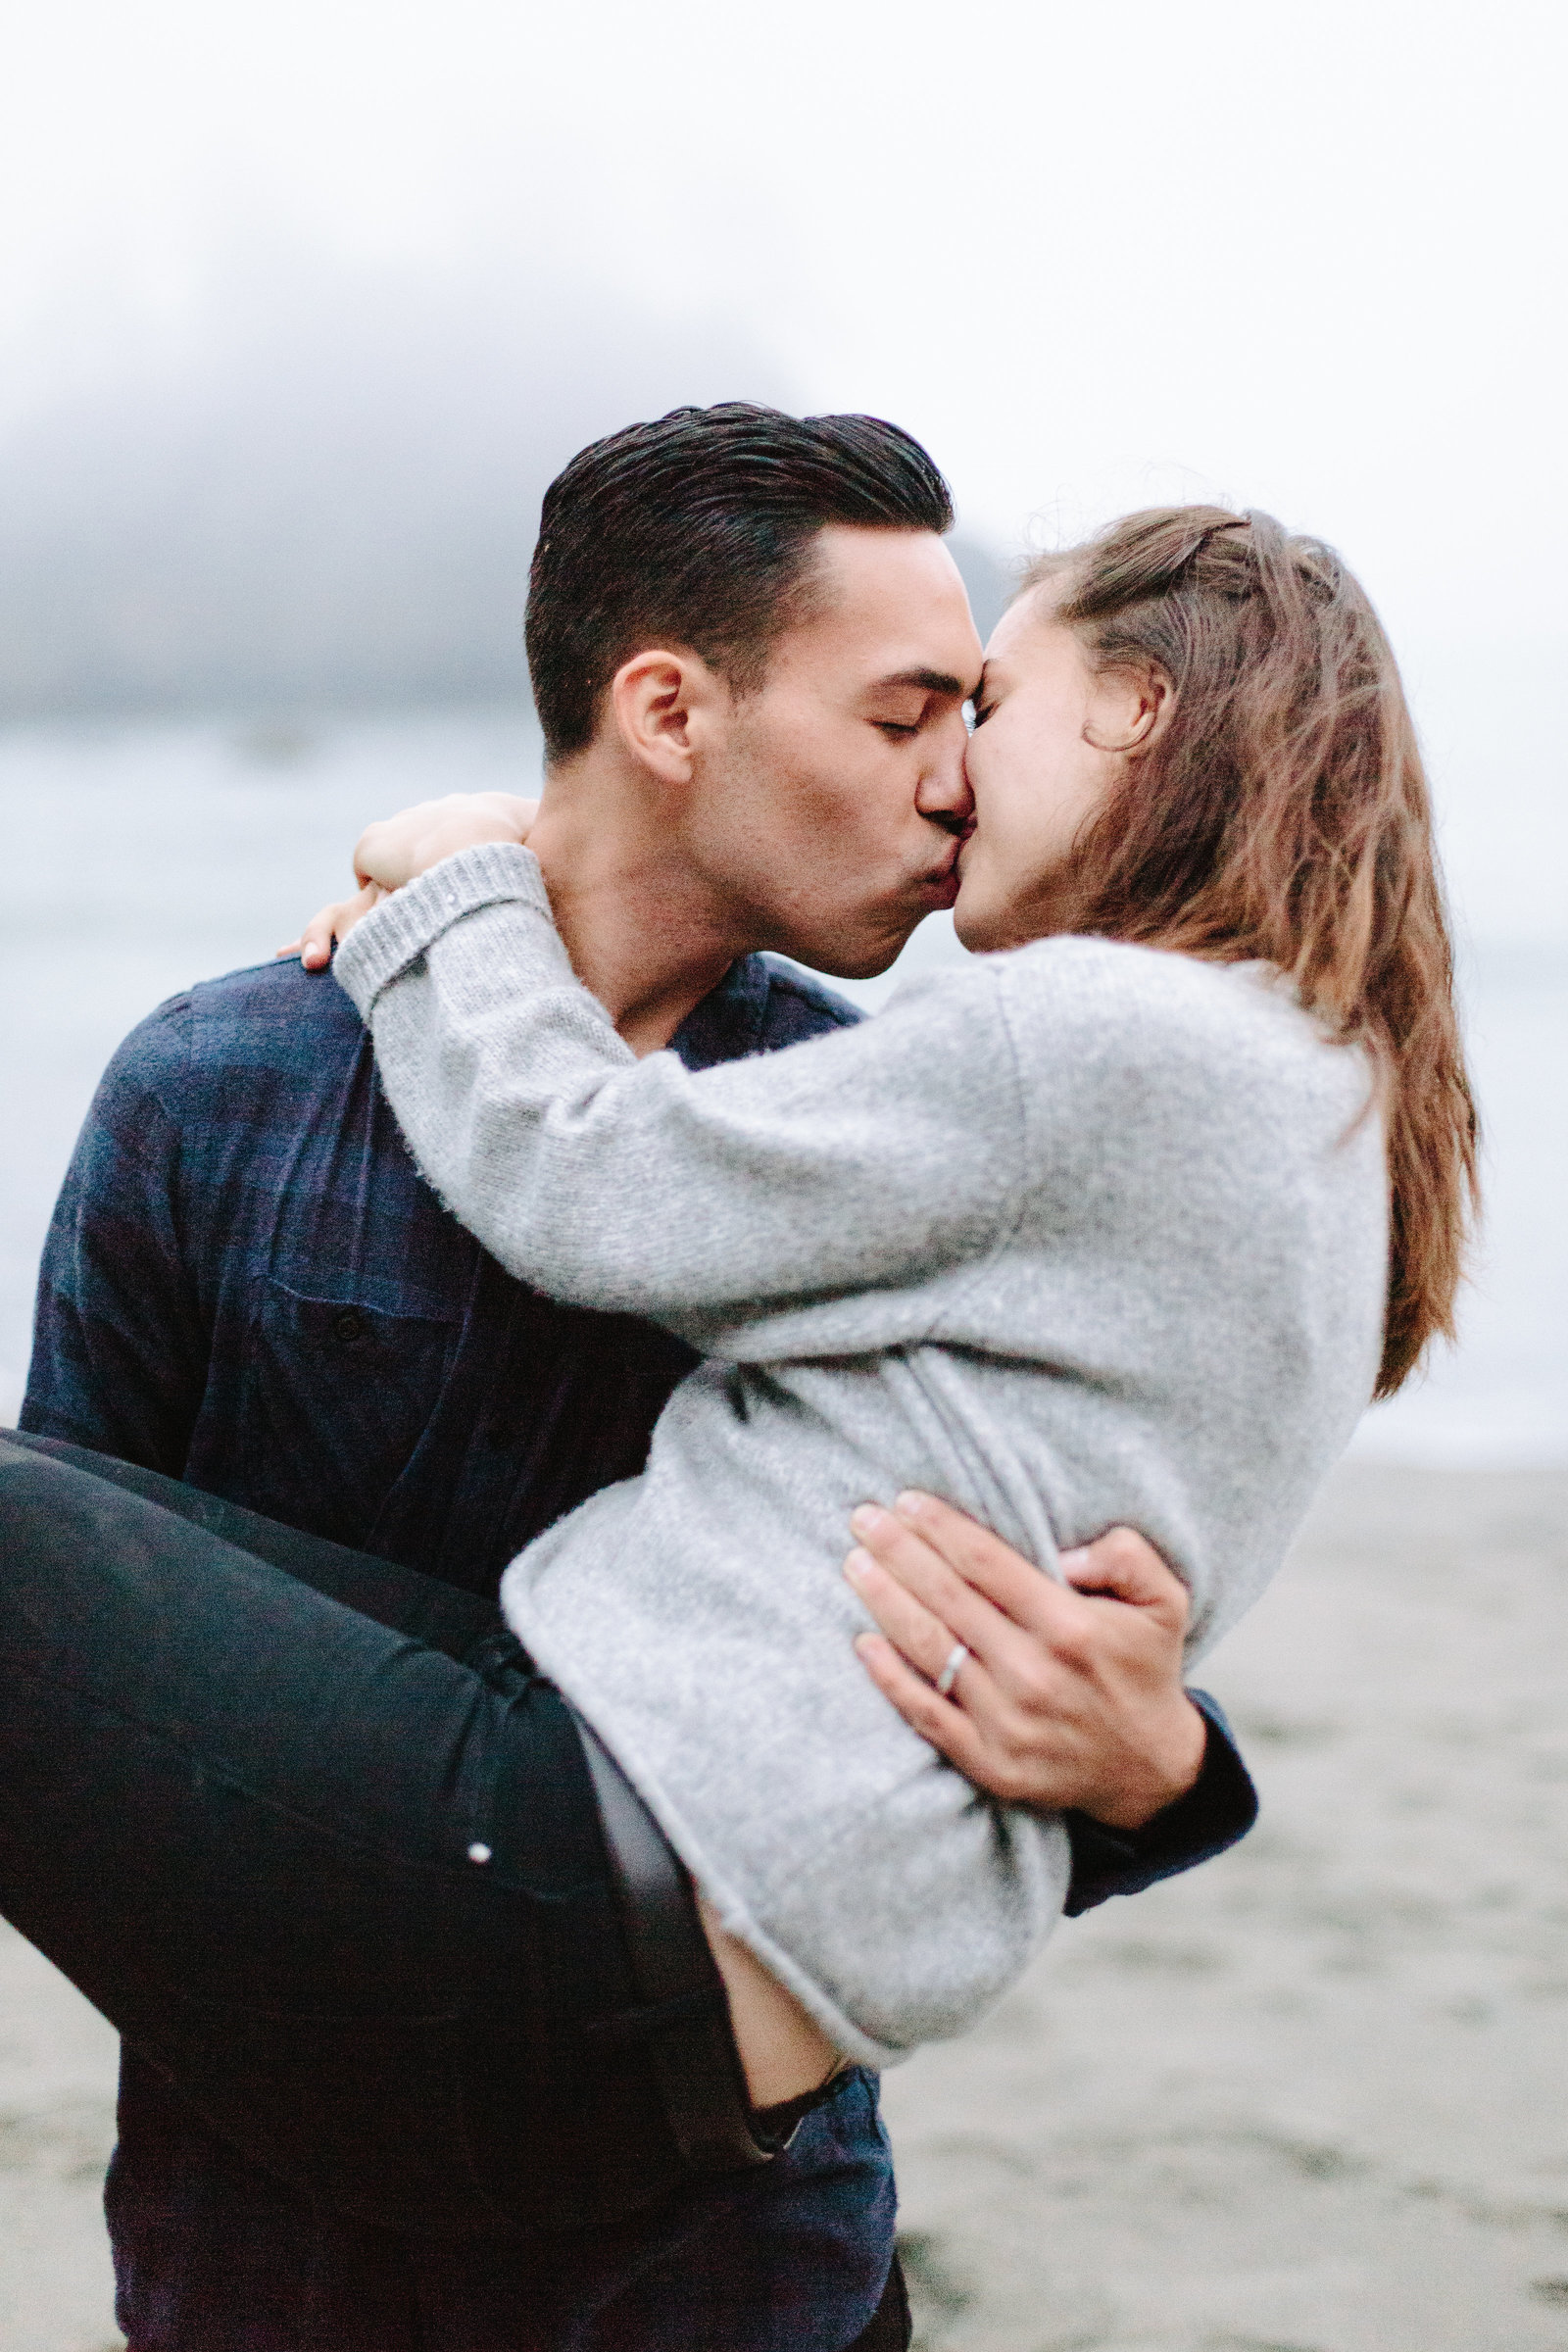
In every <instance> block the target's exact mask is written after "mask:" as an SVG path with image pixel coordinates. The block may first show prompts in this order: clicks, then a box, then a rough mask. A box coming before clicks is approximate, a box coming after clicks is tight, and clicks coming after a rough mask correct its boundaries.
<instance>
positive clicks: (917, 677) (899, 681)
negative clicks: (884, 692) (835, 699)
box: [872, 669, 970, 697]
mask: <svg viewBox="0 0 1568 2352" xmlns="http://www.w3.org/2000/svg"><path fill="white" fill-rule="evenodd" d="M876 684H877V686H879V687H880V686H916V687H918V688H919V690H920V692H921V693H922V694H961V695H963V696H965V697H967V695H968V694H969V691H970V689H969V688H968V687H967V686H966V685H965V684H964V682H963V680H962V679H961V678H956V677H955V676H954V674H953V672H952V671H951V670H949V669H896V670H894V671H893V672H892V674H891V676H889V677H885V678H878V680H877V682H876ZM875 691H876V688H875V687H873V688H872V692H873V693H874V692H875Z"/></svg>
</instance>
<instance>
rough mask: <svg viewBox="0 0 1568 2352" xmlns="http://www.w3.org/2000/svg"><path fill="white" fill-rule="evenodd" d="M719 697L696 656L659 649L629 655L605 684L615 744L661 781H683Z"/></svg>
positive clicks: (717, 683)
mask: <svg viewBox="0 0 1568 2352" xmlns="http://www.w3.org/2000/svg"><path fill="white" fill-rule="evenodd" d="M722 698H723V686H722V683H721V681H720V680H719V679H718V678H717V677H716V676H715V675H714V673H713V671H712V670H711V669H710V668H709V666H708V663H707V662H705V661H703V660H702V658H701V656H700V655H697V654H692V653H674V652H671V651H670V650H669V649H667V648H665V647H655V648H651V649H650V650H649V651H647V652H646V653H639V654H633V656H632V658H631V660H630V661H629V662H622V663H621V665H620V667H619V669H617V670H616V672H615V674H614V676H613V679H612V680H611V682H610V708H611V711H612V713H613V717H614V722H615V725H616V726H617V728H618V729H619V731H620V739H621V742H622V743H623V744H624V745H625V747H626V750H627V751H628V752H629V753H630V754H631V757H632V758H633V759H634V760H636V761H637V763H638V765H639V766H640V767H643V768H646V769H647V770H649V771H650V772H651V773H652V774H653V775H654V777H656V778H657V780H658V781H659V782H660V783H661V784H667V785H676V786H679V785H683V784H689V783H690V782H691V778H692V762H693V759H694V758H695V756H696V753H697V750H698V748H699V746H700V744H701V741H702V738H703V736H704V735H705V733H706V732H707V730H708V726H709V723H710V721H711V717H712V715H713V711H714V706H715V704H716V703H717V702H718V701H719V700H720V699H722Z"/></svg>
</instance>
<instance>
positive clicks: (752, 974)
mask: <svg viewBox="0 0 1568 2352" xmlns="http://www.w3.org/2000/svg"><path fill="white" fill-rule="evenodd" d="M771 986H772V982H771V978H770V976H769V973H768V969H767V965H766V964H765V963H764V962H763V960H762V958H761V956H741V957H740V959H739V961H738V962H736V963H732V964H731V965H730V967H729V970H728V971H727V972H726V973H725V974H724V977H723V979H722V980H721V981H720V982H719V984H718V986H717V987H716V988H713V989H710V991H709V993H708V995H707V996H706V997H704V999H703V1001H702V1003H701V1004H700V1005H693V1007H692V1009H691V1011H690V1012H689V1013H688V1014H687V1015H686V1018H685V1019H684V1020H683V1021H682V1023H681V1025H680V1027H679V1028H678V1029H677V1030H676V1032H675V1034H674V1036H673V1037H672V1038H671V1039H670V1041H669V1043H670V1048H671V1051H672V1052H674V1053H676V1054H679V1055H680V1057H681V1059H682V1061H683V1062H684V1063H685V1064H686V1067H687V1068H688V1069H689V1070H708V1069H711V1068H712V1067H713V1064H714V1063H715V1062H720V1061H739V1060H740V1059H741V1057H742V1056H743V1055H744V1054H756V1053H758V1052H759V1051H760V1048H761V1043H762V1028H763V1023H764V1022H765V1020H766V1018H767V999H768V991H769V989H770V988H771Z"/></svg>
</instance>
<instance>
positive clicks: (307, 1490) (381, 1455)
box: [241, 1279, 460, 1545]
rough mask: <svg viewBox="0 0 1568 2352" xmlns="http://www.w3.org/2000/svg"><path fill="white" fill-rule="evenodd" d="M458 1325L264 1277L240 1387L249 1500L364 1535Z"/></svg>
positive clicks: (450, 1352)
mask: <svg viewBox="0 0 1568 2352" xmlns="http://www.w3.org/2000/svg"><path fill="white" fill-rule="evenodd" d="M459 1329H460V1326H459V1324H458V1323H457V1321H456V1320H450V1321H449V1320H446V1319H443V1318H441V1317H438V1316H433V1315H408V1314H389V1313H387V1312H386V1310H385V1309H384V1308H381V1307H376V1306H368V1305H367V1304H366V1303H365V1302H364V1301H363V1300H361V1299H352V1298H350V1299H343V1298H337V1299H319V1298H311V1297H309V1296H308V1295H306V1294H305V1293H303V1292H300V1291H296V1290H292V1289H290V1288H289V1286H288V1285H287V1284H286V1283H282V1282H277V1281H273V1280H271V1279H264V1280H262V1281H261V1282H259V1283H258V1285H257V1290H256V1295H255V1299H254V1306H253V1313H252V1317H251V1322H250V1329H249V1333H248V1345H247V1349H246V1363H245V1374H244V1382H243V1394H242V1398H241V1423H242V1454H243V1460H244V1489H245V1499H246V1501H247V1502H248V1503H249V1504H250V1506H251V1508H252V1509H253V1510H259V1511H266V1512H268V1513H270V1515H271V1516H272V1517H274V1518H278V1519H286V1520H287V1521H288V1522H289V1523H290V1524H291V1525H292V1526H294V1527H300V1528H305V1529H308V1530H309V1531H310V1532H311V1533H312V1534H314V1535H319V1536H329V1537H331V1538H332V1540H333V1541H334V1542H336V1543H339V1544H356V1545H361V1544H364V1543H365V1541H366V1539H367V1537H368V1534H369V1531H370V1529H371V1527H372V1526H373V1525H374V1523H375V1519H376V1515H377V1513H378V1512H379V1510H380V1508H381V1505H382V1503H383V1502H384V1501H385V1499H386V1496H387V1495H388V1493H389V1492H390V1490H391V1489H392V1487H393V1486H394V1485H395V1484H396V1482H397V1480H398V1479H399V1477H400V1476H401V1475H402V1473H403V1470H404V1468H405V1467H406V1465H407V1463H408V1460H409V1457H410V1455H411V1454H412V1453H413V1451H414V1449H415V1447H416V1446H417V1444H418V1442H419V1440H420V1438H421V1436H422V1435H423V1433H424V1430H425V1427H426V1424H427V1423H428V1422H429V1420H430V1417H431V1415H432V1414H433V1412H434V1411H435V1408H436V1405H437V1403H438V1402H439V1400H440V1397H441V1391H442V1388H443V1386H444V1384H445V1382H446V1379H447V1375H448V1373H449V1371H450V1370H451V1366H452V1360H453V1357H454V1355H455V1353H456V1351H457V1344H458V1337H459Z"/></svg>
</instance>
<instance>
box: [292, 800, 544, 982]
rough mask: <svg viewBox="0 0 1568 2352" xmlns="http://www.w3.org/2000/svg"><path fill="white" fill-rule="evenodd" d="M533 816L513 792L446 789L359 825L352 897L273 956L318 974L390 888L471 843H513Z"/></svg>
mask: <svg viewBox="0 0 1568 2352" xmlns="http://www.w3.org/2000/svg"><path fill="white" fill-rule="evenodd" d="M538 813H539V804H538V802H537V801H529V800H524V799H522V797H521V796H520V795H519V794H517V793H513V792H449V793H447V794H446V795H445V796H444V797H443V798H442V799H440V800H435V801H418V802H417V803H416V804H415V806H414V807H413V808H412V809H401V810H400V811H399V813H398V814H397V815H396V816H387V817H381V818H379V819H378V820H377V822H376V823H374V824H372V825H367V826H366V828H365V831H364V832H363V833H362V834H361V835H360V838H359V840H358V842H356V844H355V847H354V879H355V881H356V882H357V883H358V884H359V889H358V890H357V891H356V892H355V894H354V896H353V897H352V898H348V899H334V900H333V901H332V902H331V903H330V904H329V905H327V906H325V907H320V908H319V910H318V911H317V912H316V913H315V914H314V915H312V917H311V919H310V921H309V922H308V923H307V924H306V926H305V928H304V930H303V931H302V932H301V933H300V936H299V938H298V939H296V940H291V941H290V943H289V945H288V946H287V947H286V948H279V949H278V951H277V952H278V954H279V956H298V957H299V959H300V961H301V963H303V964H304V966H305V967H306V969H307V971H322V970H324V969H325V967H326V965H327V964H328V963H330V962H331V960H332V950H333V948H334V947H337V946H341V944H342V942H343V941H344V940H345V939H347V937H348V935H349V933H350V932H351V931H352V930H353V928H354V926H355V924H356V923H358V922H361V921H363V920H364V918H365V916H366V915H368V913H369V911H370V909H371V907H375V906H377V905H379V903H380V901H381V900H382V899H384V898H386V897H387V896H388V895H389V894H390V893H391V892H392V891H394V890H401V889H402V888H403V886H404V884H405V883H406V882H412V881H413V880H414V878H415V876H416V875H417V874H422V873H426V872H428V870H429V868H430V867H431V866H432V865H439V864H440V862H441V860H442V858H453V857H456V855H457V853H458V851H459V850H470V849H472V848H474V847H475V845H476V844H477V843H479V842H484V841H501V842H512V843H515V844H517V845H518V846H520V845H521V844H522V843H523V842H525V841H526V840H527V838H528V835H529V833H530V832H531V831H532V829H533V821H534V819H535V817H536V816H537V815H538Z"/></svg>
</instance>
